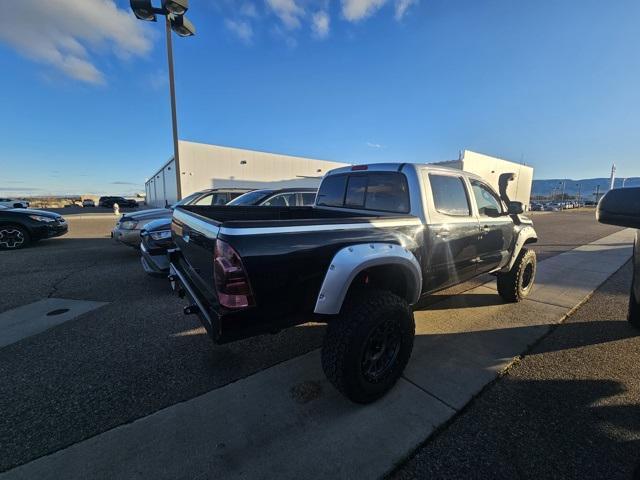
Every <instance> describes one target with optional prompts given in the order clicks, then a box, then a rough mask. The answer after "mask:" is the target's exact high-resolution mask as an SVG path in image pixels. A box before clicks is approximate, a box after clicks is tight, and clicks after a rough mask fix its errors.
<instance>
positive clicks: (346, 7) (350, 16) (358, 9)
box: [342, 0, 387, 22]
mask: <svg viewBox="0 0 640 480" xmlns="http://www.w3.org/2000/svg"><path fill="white" fill-rule="evenodd" d="M386 2H387V0H342V15H343V16H344V18H346V19H347V20H349V21H350V22H357V21H359V20H363V19H365V18H367V17H370V16H371V15H373V14H374V13H376V12H377V11H378V10H380V8H382V6H383V5H384V4H385V3H386Z"/></svg>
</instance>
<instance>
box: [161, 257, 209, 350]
mask: <svg viewBox="0 0 640 480" xmlns="http://www.w3.org/2000/svg"><path fill="white" fill-rule="evenodd" d="M169 260H170V263H169V281H170V282H171V288H172V289H173V290H174V291H175V292H176V293H177V294H178V295H179V296H180V297H186V298H187V300H188V301H189V306H188V307H186V308H185V313H187V309H190V310H191V312H192V313H196V314H197V315H198V318H200V322H201V323H202V325H204V328H205V329H206V330H207V333H209V335H210V336H211V338H212V339H213V341H214V342H218V339H219V338H220V320H221V319H220V315H218V314H217V312H216V310H215V309H214V308H213V307H212V305H211V303H210V302H209V301H207V299H205V298H204V297H203V296H202V295H201V294H199V293H198V289H197V288H196V287H195V286H194V285H193V284H192V283H191V282H190V281H189V277H188V274H187V273H186V272H185V271H184V269H183V268H184V267H183V266H182V265H181V262H180V259H179V258H177V257H176V255H175V254H170V256H169ZM194 307H195V309H194ZM194 310H195V312H194Z"/></svg>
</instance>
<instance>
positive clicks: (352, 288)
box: [345, 265, 414, 303]
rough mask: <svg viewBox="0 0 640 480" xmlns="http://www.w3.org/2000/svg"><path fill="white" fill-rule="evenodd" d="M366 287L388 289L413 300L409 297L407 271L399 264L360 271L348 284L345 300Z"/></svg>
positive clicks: (410, 300) (408, 299)
mask: <svg viewBox="0 0 640 480" xmlns="http://www.w3.org/2000/svg"><path fill="white" fill-rule="evenodd" d="M367 289H375V290H384V291H388V292H391V293H394V294H396V295H397V296H399V297H400V298H403V299H405V300H406V301H407V302H409V303H413V300H414V299H412V298H409V285H408V279H407V273H406V272H405V269H404V267H401V266H400V265H380V266H375V267H369V268H367V269H365V270H363V271H361V272H360V273H358V275H357V276H356V278H354V279H353V281H352V282H351V285H349V290H348V291H347V295H346V296H345V301H346V300H347V299H348V298H349V297H352V296H353V295H357V294H359V293H361V292H362V291H363V290H367Z"/></svg>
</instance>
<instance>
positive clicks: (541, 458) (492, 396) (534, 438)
mask: <svg viewBox="0 0 640 480" xmlns="http://www.w3.org/2000/svg"><path fill="white" fill-rule="evenodd" d="M532 373H534V372H532ZM637 394H638V392H637V391H636V392H635V396H636V397H635V399H633V397H631V396H630V395H628V391H627V388H626V387H625V385H624V383H622V382H618V381H614V380H604V379H589V380H578V379H576V380H569V379H553V380H537V379H533V378H531V379H522V378H510V377H509V376H507V377H504V378H503V379H502V380H501V381H500V382H498V383H496V384H494V385H493V386H492V388H490V389H489V390H488V391H487V392H485V393H484V394H483V395H482V396H481V397H479V398H477V399H476V400H475V401H474V402H473V403H472V404H471V405H469V406H468V407H467V408H466V409H465V410H464V412H463V413H462V414H461V415H460V416H459V417H458V418H457V419H456V420H455V421H454V422H453V423H452V424H451V425H449V426H448V427H447V429H446V430H444V431H443V432H442V433H441V434H440V435H439V436H435V437H433V438H432V439H430V440H428V441H427V443H426V444H425V445H424V446H423V447H422V448H421V449H420V450H419V451H418V453H417V454H416V455H415V456H414V457H413V458H411V459H410V460H409V461H408V462H407V463H406V464H404V465H403V466H402V467H401V468H399V469H398V470H396V471H395V472H394V473H392V474H391V475H390V476H389V477H388V478H389V479H393V480H401V479H402V480H406V479H414V478H434V479H440V478H447V479H448V478H474V479H485V478H486V479H509V480H511V479H525V478H531V479H539V478H581V479H587V478H594V479H595V478H607V479H614V478H616V479H617V478H631V477H632V476H633V478H636V479H637V478H638V473H639V471H638V461H639V454H638V452H639V451H640V406H639V405H638V403H637ZM630 397H631V398H630ZM634 470H635V475H634Z"/></svg>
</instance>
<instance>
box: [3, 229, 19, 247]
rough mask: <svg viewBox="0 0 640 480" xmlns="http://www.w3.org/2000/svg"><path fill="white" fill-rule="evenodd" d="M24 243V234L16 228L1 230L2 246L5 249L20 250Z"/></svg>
mask: <svg viewBox="0 0 640 480" xmlns="http://www.w3.org/2000/svg"><path fill="white" fill-rule="evenodd" d="M23 243H24V234H23V233H22V232H21V231H20V230H17V229H15V228H5V229H2V230H0V246H1V247H5V248H18V247H19V246H20V245H22V244H23Z"/></svg>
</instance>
